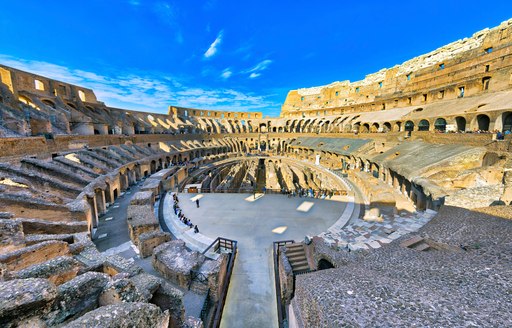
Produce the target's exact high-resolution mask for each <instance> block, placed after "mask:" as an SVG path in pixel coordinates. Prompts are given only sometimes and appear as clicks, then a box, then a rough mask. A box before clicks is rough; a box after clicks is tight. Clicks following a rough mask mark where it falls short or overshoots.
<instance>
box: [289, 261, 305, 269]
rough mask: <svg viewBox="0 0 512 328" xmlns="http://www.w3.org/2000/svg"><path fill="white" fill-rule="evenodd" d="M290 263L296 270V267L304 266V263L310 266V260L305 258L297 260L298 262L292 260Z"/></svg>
mask: <svg viewBox="0 0 512 328" xmlns="http://www.w3.org/2000/svg"><path fill="white" fill-rule="evenodd" d="M290 264H291V266H292V268H293V269H294V270H295V268H297V267H300V266H303V265H306V266H308V267H309V264H308V260H306V259H304V260H302V261H297V262H290Z"/></svg>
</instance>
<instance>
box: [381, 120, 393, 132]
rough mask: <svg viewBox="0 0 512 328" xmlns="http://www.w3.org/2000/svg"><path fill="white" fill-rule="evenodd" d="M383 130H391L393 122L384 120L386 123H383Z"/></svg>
mask: <svg viewBox="0 0 512 328" xmlns="http://www.w3.org/2000/svg"><path fill="white" fill-rule="evenodd" d="M382 131H383V132H389V131H391V123H389V122H384V124H382Z"/></svg>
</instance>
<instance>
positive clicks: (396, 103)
mask: <svg viewBox="0 0 512 328" xmlns="http://www.w3.org/2000/svg"><path fill="white" fill-rule="evenodd" d="M397 106H398V99H395V107H397Z"/></svg>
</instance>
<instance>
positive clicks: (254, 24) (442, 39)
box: [0, 0, 512, 116]
mask: <svg viewBox="0 0 512 328" xmlns="http://www.w3.org/2000/svg"><path fill="white" fill-rule="evenodd" d="M0 8H1V15H0V45H1V47H0V63H2V64H4V65H8V66H14V67H17V68H20V69H23V70H28V71H31V72H36V73H38V74H41V75H45V76H49V77H52V78H56V79H60V80H63V81H66V82H69V83H74V84H78V85H83V86H86V87H89V88H92V89H94V91H95V92H96V95H97V96H98V99H99V100H100V101H104V102H106V104H107V105H109V106H114V107H121V108H127V109H135V110H143V111H151V112H162V113H165V112H167V106H168V105H176V106H183V107H194V108H203V109H216V110H222V109H224V110H241V111H263V112H264V114H266V115H270V116H277V115H279V111H280V107H281V104H282V103H283V102H284V100H285V98H286V94H287V92H288V91H289V90H291V89H297V88H302V87H311V86H317V85H323V84H328V83H331V82H334V81H341V80H351V81H357V80H360V79H363V78H364V76H365V75H366V74H369V73H373V72H376V71H378V70H380V69H381V68H385V67H392V66H394V65H395V64H400V63H402V62H404V61H406V60H408V59H410V58H412V57H414V56H417V55H421V54H423V53H426V52H429V51H432V50H434V49H435V48H438V47H440V46H442V45H445V44H447V43H449V42H452V41H456V40H458V39H461V38H464V37H469V36H471V35H472V34H473V33H474V32H476V31H479V30H481V29H483V28H486V27H494V26H497V25H499V23H501V22H502V21H505V20H507V19H509V18H511V17H512V1H510V0H509V1H492V2H484V1H472V0H469V1H446V0H445V1H438V0H432V1H421V2H416V1H403V2H401V1H375V2H373V1H371V2H370V1H331V0H323V1H303V0H295V1H277V0H273V1H267V0H260V1H250V2H249V1H240V0H238V1H232V0H206V1H199V0H181V1H178V0H109V1H105V0H88V1H52V0H47V1H40V0H30V1H24V0H17V1H10V0H0Z"/></svg>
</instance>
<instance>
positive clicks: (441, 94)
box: [437, 90, 444, 99]
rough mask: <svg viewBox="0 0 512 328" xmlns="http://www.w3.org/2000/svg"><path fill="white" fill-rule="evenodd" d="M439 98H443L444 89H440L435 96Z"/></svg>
mask: <svg viewBox="0 0 512 328" xmlns="http://www.w3.org/2000/svg"><path fill="white" fill-rule="evenodd" d="M437 97H438V98H439V99H443V98H444V90H440V91H439V94H438V96H437Z"/></svg>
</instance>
